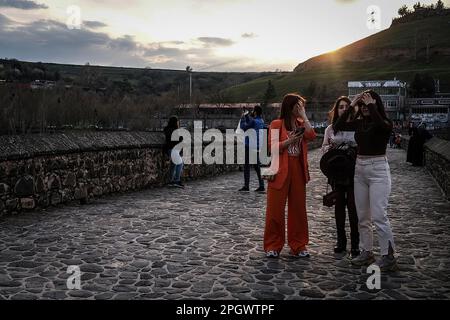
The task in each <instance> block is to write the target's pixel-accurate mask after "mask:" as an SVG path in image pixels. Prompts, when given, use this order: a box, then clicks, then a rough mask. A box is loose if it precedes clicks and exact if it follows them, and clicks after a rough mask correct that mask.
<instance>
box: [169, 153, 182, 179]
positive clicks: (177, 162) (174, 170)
mask: <svg viewBox="0 0 450 320" xmlns="http://www.w3.org/2000/svg"><path fill="white" fill-rule="evenodd" d="M167 154H168V156H169V157H170V161H171V165H170V182H181V174H182V173H183V167H184V164H183V159H182V158H181V156H180V151H179V150H174V149H170V150H169V151H168V152H167Z"/></svg>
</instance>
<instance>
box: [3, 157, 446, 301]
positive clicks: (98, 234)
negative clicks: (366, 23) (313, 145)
mask: <svg viewBox="0 0 450 320" xmlns="http://www.w3.org/2000/svg"><path fill="white" fill-rule="evenodd" d="M319 157H320V153H319V150H315V151H312V152H310V166H311V174H312V181H311V183H310V184H308V197H307V201H308V203H307V206H308V215H309V225H310V238H311V244H310V246H309V249H310V251H311V253H312V257H311V258H310V259H308V260H298V259H294V258H291V257H289V256H288V249H287V248H285V250H284V251H283V252H282V257H281V258H280V259H279V260H268V259H266V258H265V257H264V255H263V251H262V234H263V226H264V213H265V195H264V194H262V195H261V194H255V193H253V192H250V193H247V194H242V193H238V192H236V190H237V189H238V188H240V187H241V183H242V178H243V177H242V173H241V172H236V173H231V174H228V175H226V176H221V177H217V178H215V179H214V180H213V179H205V180H198V181H195V182H190V183H188V186H187V187H186V189H185V190H179V189H167V188H160V189H150V190H144V191H142V192H135V193H129V194H125V195H120V196H116V197H107V198H103V199H101V200H97V201H96V202H95V203H93V204H89V205H84V206H78V205H72V206H67V207H61V208H54V209H51V210H48V211H46V212H32V213H23V214H20V215H17V216H9V217H5V218H4V219H3V220H1V221H0V250H1V254H0V298H2V299H80V298H83V299H183V298H188V299H311V298H330V299H418V298H419V299H425V298H438V299H448V298H450V281H449V275H448V271H450V251H449V247H448V246H449V243H450V236H449V227H450V216H449V212H450V204H449V202H447V201H446V200H445V199H444V197H443V196H442V194H441V192H440V189H439V188H438V187H437V185H436V184H435V182H434V180H433V179H432V178H431V176H430V175H429V174H428V173H426V171H425V169H423V168H419V169H418V168H413V167H411V166H409V165H408V164H406V163H405V162H404V159H405V153H404V151H402V150H389V159H390V165H391V171H392V182H393V193H392V195H391V198H390V209H389V215H390V218H391V222H392V225H393V230H394V233H395V238H396V243H397V249H398V254H399V262H400V268H401V270H400V271H398V272H396V273H391V274H383V275H382V279H381V280H382V282H381V287H382V289H381V290H372V291H371V290H369V289H368V288H367V286H366V284H365V283H366V279H367V277H368V276H369V274H367V273H366V269H365V268H361V269H360V268H356V269H355V268H352V267H351V266H350V265H349V262H348V260H347V259H346V258H345V257H337V256H335V255H334V253H333V250H332V249H333V245H334V231H335V225H334V217H333V209H330V208H325V207H323V206H322V204H321V196H322V194H323V193H324V192H325V186H326V185H325V178H324V177H323V176H322V174H321V172H320V171H319V168H318V160H319ZM252 180H253V181H252V183H254V185H253V187H256V181H255V180H256V177H255V176H252ZM347 229H348V228H347ZM375 239H376V237H375ZM69 265H76V266H80V269H81V275H82V276H81V290H68V289H67V286H66V283H67V281H66V279H67V278H68V276H69V274H67V273H66V271H67V267H68V266H69Z"/></svg>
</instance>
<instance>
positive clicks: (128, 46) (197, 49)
mask: <svg viewBox="0 0 450 320" xmlns="http://www.w3.org/2000/svg"><path fill="white" fill-rule="evenodd" d="M89 25H90V26H92V25H94V26H96V25H100V24H97V23H94V24H91V23H88V26H89ZM0 43H1V46H0V57H7V58H15V59H19V60H25V61H42V62H54V63H71V64H85V63H86V62H89V63H90V64H91V65H106V66H123V67H125V66H127V67H138V68H139V67H140V68H143V67H146V66H150V67H152V68H161V69H178V70H184V69H185V68H186V66H187V65H190V66H192V67H193V68H194V70H196V71H201V70H203V71H224V70H226V71H229V70H239V71H255V70H269V69H275V68H271V67H270V66H268V65H264V66H262V65H257V64H256V62H255V61H254V59H251V58H249V57H242V56H234V57H228V58H226V59H224V58H222V57H219V56H217V54H216V52H215V50H216V49H217V47H221V46H228V45H231V44H232V43H233V41H231V40H229V39H223V38H216V37H202V38H194V39H191V40H188V41H178V40H173V41H162V42H153V43H142V42H139V41H137V40H136V39H135V37H134V36H133V35H123V36H120V37H116V38H113V37H111V36H110V35H109V34H107V33H106V32H101V31H98V30H97V29H95V28H94V29H93V28H90V27H86V25H85V24H84V25H83V26H82V28H81V29H79V30H77V29H73V30H71V29H69V28H67V26H66V24H64V23H62V22H59V21H55V20H49V19H47V20H37V21H33V22H30V23H17V22H15V21H13V20H11V19H9V18H8V17H7V16H5V15H2V14H0ZM205 44H206V45H205Z"/></svg>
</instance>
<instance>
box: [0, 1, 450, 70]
mask: <svg viewBox="0 0 450 320" xmlns="http://www.w3.org/2000/svg"><path fill="white" fill-rule="evenodd" d="M415 2H417V1H416V0H314V1H310V0H125V1H123V0H36V1H35V0H0V57H2V58H16V59H19V60H26V61H42V62H56V63H71V64H85V63H87V62H89V63H90V64H91V65H107V66H122V67H139V68H144V67H150V68H154V69H157V68H163V69H185V68H186V66H188V65H189V66H191V67H192V68H193V69H194V71H275V70H277V69H278V70H283V71H292V70H293V68H295V66H296V65H297V64H299V63H300V62H303V61H305V60H307V59H309V58H311V57H313V56H316V55H319V54H322V53H325V52H328V51H332V50H336V49H338V48H340V47H342V46H345V45H348V44H350V43H352V42H354V41H357V40H359V39H361V38H364V37H367V36H369V35H371V34H374V33H376V32H379V31H381V30H383V29H386V28H388V27H389V26H390V23H391V21H392V18H393V17H396V16H397V10H398V8H400V7H401V6H402V5H403V4H406V5H407V6H408V7H409V8H412V5H413V4H414V3H415ZM435 2H436V1H435V0H433V1H421V3H422V4H431V3H435ZM444 3H445V5H446V6H450V0H445V1H444ZM373 5H375V6H377V8H375V9H372V8H369V7H370V6H373ZM74 6H75V7H74ZM368 8H369V13H368ZM374 10H375V11H374ZM378 10H379V11H378ZM370 12H375V15H376V18H375V21H376V22H375V23H369V25H368V24H367V21H368V20H370V19H369V18H370ZM78 13H79V15H78ZM378 13H379V15H378ZM78 17H79V19H78Z"/></svg>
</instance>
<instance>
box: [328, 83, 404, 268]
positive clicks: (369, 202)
mask: <svg viewBox="0 0 450 320" xmlns="http://www.w3.org/2000/svg"><path fill="white" fill-rule="evenodd" d="M351 112H355V119H354V120H351V121H347V119H348V117H349V115H350V113H351ZM335 128H336V129H337V130H354V131H355V140H356V143H357V154H358V156H357V159H356V166H355V177H354V190H355V191H354V192H355V204H356V211H357V214H358V220H359V222H358V225H359V234H360V248H361V254H360V255H359V256H358V257H357V258H355V259H352V260H351V262H352V264H354V265H357V266H363V265H370V264H372V263H373V262H374V261H375V257H374V254H373V252H372V248H373V231H372V221H373V224H375V228H376V231H377V234H378V242H379V244H380V251H381V255H382V256H381V258H380V259H379V260H378V261H377V262H376V265H378V266H379V267H380V269H381V270H382V271H394V270H396V269H397V259H396V258H395V256H394V248H395V247H394V238H393V235H392V230H391V224H390V223H389V219H388V217H387V207H388V200H389V194H390V192H391V173H390V168H389V163H388V160H387V158H386V148H387V144H388V142H389V137H390V134H391V131H392V121H391V120H389V119H388V117H387V115H386V112H385V110H384V105H383V101H382V100H381V97H380V96H379V95H378V94H377V93H376V92H375V91H373V90H367V91H365V92H363V93H362V94H360V95H357V96H356V97H355V99H354V100H353V101H352V103H351V104H350V108H349V109H348V110H347V111H345V112H344V113H343V115H342V116H341V117H339V119H338V120H337V122H336V124H335Z"/></svg>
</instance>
